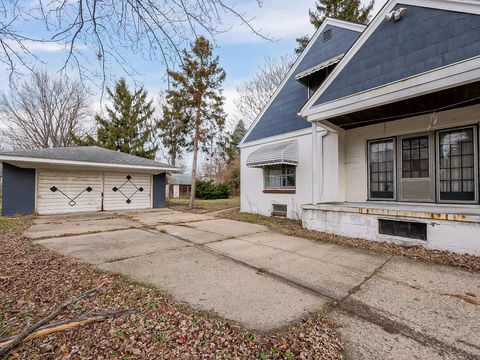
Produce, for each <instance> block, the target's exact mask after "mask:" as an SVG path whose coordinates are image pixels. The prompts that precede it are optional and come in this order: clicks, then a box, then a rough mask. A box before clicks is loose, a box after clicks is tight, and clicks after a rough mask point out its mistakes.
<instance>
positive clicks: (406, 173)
mask: <svg viewBox="0 0 480 360" xmlns="http://www.w3.org/2000/svg"><path fill="white" fill-rule="evenodd" d="M429 168H430V164H429V155H428V136H420V137H414V138H408V139H403V140H402V177H403V178H404V179H412V178H428V177H429V176H430V174H429Z"/></svg>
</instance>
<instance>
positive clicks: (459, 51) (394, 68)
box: [315, 4, 480, 105]
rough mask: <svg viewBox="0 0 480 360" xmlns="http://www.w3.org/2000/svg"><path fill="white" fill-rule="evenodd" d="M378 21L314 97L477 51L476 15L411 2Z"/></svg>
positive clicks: (327, 97) (334, 95) (479, 22)
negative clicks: (397, 15) (398, 14)
mask: <svg viewBox="0 0 480 360" xmlns="http://www.w3.org/2000/svg"><path fill="white" fill-rule="evenodd" d="M399 7H406V8H407V13H406V15H405V16H404V18H402V19H401V20H400V21H398V22H394V21H383V22H382V24H381V25H380V26H379V27H378V28H377V29H376V30H375V31H374V33H373V34H372V35H371V36H370V37H369V38H368V40H367V41H366V42H365V44H363V46H362V48H361V49H360V50H359V51H358V52H357V53H356V54H355V55H354V57H353V58H352V59H351V60H350V62H349V63H348V64H347V65H346V67H345V68H344V69H343V70H342V71H341V72H340V74H339V75H338V76H337V77H336V78H335V80H334V81H333V83H332V84H331V85H330V86H329V87H328V88H327V89H326V91H325V92H324V93H323V94H322V96H320V98H319V99H318V100H317V101H316V103H315V105H319V104H323V103H326V102H328V101H332V100H335V99H338V98H342V97H345V96H348V95H353V94H356V93H358V92H361V91H364V90H368V89H371V88H374V87H377V86H381V85H385V84H388V83H390V82H394V81H397V80H401V79H404V78H407V77H410V76H414V75H417V74H420V73H423V72H426V71H429V70H433V69H436V68H439V67H442V66H446V65H449V64H453V63H455V62H458V61H461V60H464V59H468V58H471V57H474V56H478V55H480V16H479V15H473V14H466V13H459V12H453V11H447V10H438V9H432V8H424V7H419V6H412V5H401V4H399V5H397V6H396V7H395V8H396V9H398V8H399Z"/></svg>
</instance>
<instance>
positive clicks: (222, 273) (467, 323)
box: [25, 209, 480, 359]
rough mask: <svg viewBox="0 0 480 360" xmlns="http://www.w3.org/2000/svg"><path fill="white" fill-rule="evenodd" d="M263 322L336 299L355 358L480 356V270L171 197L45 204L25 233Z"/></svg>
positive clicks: (333, 312) (180, 296)
mask: <svg viewBox="0 0 480 360" xmlns="http://www.w3.org/2000/svg"><path fill="white" fill-rule="evenodd" d="M25 234H26V235H27V236H29V237H30V238H32V239H34V240H35V241H37V242H38V243H39V244H42V245H43V246H46V247H48V248H50V249H54V250H56V251H58V252H61V253H63V254H66V255H70V256H73V257H75V258H77V259H79V260H82V261H84V262H87V263H91V264H93V265H95V266H97V267H98V268H100V269H103V270H106V271H110V272H118V273H122V274H125V275H127V276H130V277H131V278H133V279H135V280H138V281H142V282H145V283H150V284H153V285H156V286H158V287H159V288H161V289H163V290H165V291H167V292H169V293H170V294H172V295H173V296H174V297H175V298H176V299H177V300H179V301H183V302H186V303H188V304H189V305H190V306H192V307H193V308H196V309H200V310H207V311H213V312H215V313H216V314H218V315H219V316H222V317H224V318H228V319H230V320H234V321H237V322H239V323H241V324H242V325H244V326H246V327H248V328H250V329H253V330H257V331H275V330H278V329H280V328H283V327H286V326H288V325H290V324H292V323H295V322H298V321H299V320H300V319H302V318H304V317H305V316H307V315H308V314H310V313H313V312H318V311H329V312H330V314H329V316H331V317H332V318H334V319H335V320H336V323H337V325H338V330H339V332H340V334H341V336H342V338H343V339H344V344H345V346H346V351H347V355H348V356H349V357H350V358H354V359H372V358H378V359H401V358H405V359H411V358H443V359H445V358H449V359H450V358H451V359H458V358H465V359H471V358H475V357H480V337H479V336H478V334H479V333H480V305H479V304H480V274H479V273H474V272H468V271H463V270H459V269H454V268H449V267H442V266H435V265H431V264H427V263H423V262H417V261H411V260H406V259H403V258H397V257H391V256H388V255H382V254H376V253H372V252H369V251H365V250H360V249H352V248H345V247H341V246H337V245H331V244H327V243H316V242H312V241H310V240H306V239H301V238H295V237H291V236H285V235H282V234H279V233H277V232H273V231H270V230H268V229H267V228H266V227H263V226H260V225H254V224H247V223H242V222H237V221H232V220H225V219H218V218H215V217H213V216H208V215H198V214H189V213H181V212H176V211H173V210H169V209H163V210H145V211H135V212H105V213H93V214H81V215H63V216H44V217H39V218H37V219H36V220H35V224H34V225H33V226H32V227H30V228H29V229H28V230H27V231H26V233H25Z"/></svg>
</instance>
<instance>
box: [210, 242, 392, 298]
mask: <svg viewBox="0 0 480 360" xmlns="http://www.w3.org/2000/svg"><path fill="white" fill-rule="evenodd" d="M277 235H278V236H279V238H283V242H284V243H285V241H286V240H290V242H292V244H293V246H292V248H291V249H290V250H288V251H287V250H284V249H282V248H277V247H275V244H274V243H271V245H268V246H265V245H263V244H261V243H259V242H258V241H249V240H250V239H255V240H258V239H259V238H261V237H265V238H269V239H272V238H274V237H275V236H277ZM289 238H290V239H286V238H285V236H284V235H280V234H277V233H272V232H267V233H261V234H255V235H252V236H246V237H242V238H238V239H229V240H224V241H221V242H215V243H211V244H207V245H206V246H207V247H208V248H210V249H213V250H215V251H217V252H219V253H222V254H225V255H227V256H229V257H231V258H233V259H236V260H240V261H242V262H245V263H247V264H249V265H252V266H255V267H257V268H264V269H266V270H268V271H269V272H271V273H273V274H276V275H279V276H282V277H284V278H286V279H288V280H291V281H293V282H296V283H298V284H301V285H303V286H305V287H308V288H310V289H314V290H315V291H318V292H320V293H321V294H324V295H326V296H329V297H332V298H334V299H337V300H340V299H342V298H344V297H345V296H347V295H348V294H349V292H350V291H351V290H352V289H353V288H354V287H355V286H356V285H358V284H360V283H361V282H362V281H364V279H365V278H366V277H368V276H370V274H371V273H372V272H373V271H374V270H375V269H376V268H377V267H378V266H380V265H382V264H383V263H384V261H385V259H386V257H385V256H383V255H378V256H377V254H373V253H370V255H369V256H366V254H364V253H363V252H360V253H359V254H358V257H357V253H356V252H355V251H351V252H350V256H349V260H348V261H344V262H343V263H340V262H339V260H338V258H337V257H339V256H340V257H345V256H346V255H345V253H346V250H345V249H343V248H341V247H339V246H334V247H331V246H325V247H322V246H319V247H318V250H317V251H315V249H314V248H312V246H316V244H315V243H313V242H309V241H307V242H303V241H302V240H301V239H298V238H294V237H289ZM296 241H299V243H300V244H302V243H303V245H304V246H305V248H302V247H301V246H300V247H297V244H295V242H296ZM293 247H295V249H293ZM332 259H333V261H332Z"/></svg>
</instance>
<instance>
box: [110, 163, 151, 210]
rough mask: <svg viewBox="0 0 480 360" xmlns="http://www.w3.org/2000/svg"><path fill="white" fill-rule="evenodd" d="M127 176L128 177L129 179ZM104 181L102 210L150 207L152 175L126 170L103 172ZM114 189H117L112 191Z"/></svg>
mask: <svg viewBox="0 0 480 360" xmlns="http://www.w3.org/2000/svg"><path fill="white" fill-rule="evenodd" d="M127 177H130V179H128V178H127ZM104 182H105V185H104V199H103V209H104V210H127V209H148V208H151V207H152V203H151V186H152V185H151V184H152V175H149V174H136V173H126V172H125V173H105V174H104ZM114 189H117V191H114ZM139 189H141V190H142V191H140V190H139Z"/></svg>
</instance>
